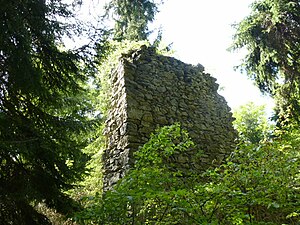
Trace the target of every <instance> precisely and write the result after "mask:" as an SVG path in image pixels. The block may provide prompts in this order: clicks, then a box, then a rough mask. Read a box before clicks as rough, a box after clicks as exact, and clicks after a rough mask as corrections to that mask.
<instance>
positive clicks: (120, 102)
mask: <svg viewBox="0 0 300 225" xmlns="http://www.w3.org/2000/svg"><path fill="white" fill-rule="evenodd" d="M203 70H204V69H203V67H202V66H201V65H198V66H192V65H189V64H185V63H183V62H181V61H179V60H177V59H174V58H172V57H166V56H162V55H158V54H157V53H156V52H155V50H154V49H153V48H146V47H143V48H141V49H140V50H137V51H133V52H131V53H130V54H127V55H123V57H122V58H121V60H120V64H119V67H118V68H117V70H116V71H115V72H114V73H113V74H112V77H111V82H112V97H111V110H110V112H109V116H108V119H107V121H106V129H105V132H104V133H105V135H106V136H107V149H106V150H105V152H104V155H103V163H104V180H103V185H104V190H107V189H108V188H110V187H112V186H113V185H114V184H115V183H116V182H117V181H118V180H119V179H120V178H121V177H123V176H124V174H125V172H126V171H127V170H128V168H129V167H130V166H132V165H133V163H134V161H133V153H134V152H135V151H136V150H137V149H138V147H139V146H142V145H143V144H144V143H145V142H147V140H148V139H149V136H150V134H151V133H152V132H153V131H154V130H155V129H156V128H157V127H158V126H160V127H161V126H164V125H171V124H173V123H175V122H180V124H181V125H182V127H183V128H185V129H187V130H188V131H189V134H190V137H191V138H192V140H193V141H194V142H195V144H196V145H197V148H200V149H202V150H203V151H204V154H203V155H202V156H201V160H200V161H197V162H193V163H191V162H192V161H193V160H192V158H193V152H191V154H190V156H191V157H190V158H189V159H188V161H187V163H189V164H190V165H191V164H197V165H196V167H195V168H196V169H199V168H200V169H201V168H202V169H203V168H206V167H208V166H209V165H211V164H212V162H213V161H216V162H220V161H221V160H222V159H223V158H224V157H225V156H226V155H227V154H228V153H229V152H230V151H231V150H232V146H233V145H234V139H235V137H236V133H235V131H234V129H233V127H232V121H233V118H232V114H231V113H230V108H229V107H228V106H227V103H226V101H225V99H224V98H223V97H222V96H220V95H219V94H218V93H217V90H218V84H216V82H215V81H216V79H215V78H213V77H211V76H210V75H209V74H206V73H205V72H204V71H203Z"/></svg>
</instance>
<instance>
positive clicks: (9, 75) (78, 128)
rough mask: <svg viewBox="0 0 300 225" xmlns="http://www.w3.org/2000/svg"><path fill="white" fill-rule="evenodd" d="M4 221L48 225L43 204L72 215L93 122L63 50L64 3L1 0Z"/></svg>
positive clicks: (0, 189)
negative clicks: (37, 207) (72, 195)
mask: <svg viewBox="0 0 300 225" xmlns="http://www.w3.org/2000/svg"><path fill="white" fill-rule="evenodd" d="M0 5H1V7H0V21H1V22H0V221H1V224H18V225H20V224H21V225H22V224H30V225H32V224H46V223H47V220H46V219H45V218H43V217H42V216H40V215H39V214H38V213H36V212H35V211H34V209H33V207H32V206H33V205H34V203H35V202H41V201H43V202H45V203H46V204H47V205H48V206H50V207H54V208H56V209H58V210H60V211H61V212H64V213H66V212H68V210H69V209H70V207H71V205H72V204H71V200H70V199H69V198H68V197H67V195H65V194H64V192H63V191H64V190H66V189H68V188H70V187H71V184H72V183H73V182H74V181H76V180H78V179H79V178H80V177H81V176H82V172H83V169H84V164H85V160H86V159H85V158H86V157H85V155H84V154H83V153H82V152H81V149H82V148H83V147H84V146H85V145H86V143H87V141H88V135H87V132H88V130H89V128H91V127H92V124H93V122H92V121H90V120H89V119H88V118H87V116H86V115H87V113H86V112H87V111H88V110H90V107H89V101H88V100H87V99H86V98H85V93H86V90H85V88H84V83H85V82H86V80H87V77H86V76H84V75H83V73H82V71H81V68H80V66H79V65H82V64H80V63H79V62H80V58H81V57H80V56H79V55H78V54H77V53H75V52H72V51H65V50H62V49H61V46H62V45H61V42H60V41H61V38H62V37H63V35H65V34H68V32H70V29H71V28H73V27H72V26H71V25H72V24H67V23H66V22H62V21H68V19H70V18H71V17H72V13H71V11H70V9H69V8H68V5H66V4H63V3H62V2H61V1H60V0H49V1H45V0H25V1H24V0H13V1H7V0H0Z"/></svg>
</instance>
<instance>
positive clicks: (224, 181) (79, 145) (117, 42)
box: [0, 0, 300, 225]
mask: <svg viewBox="0 0 300 225" xmlns="http://www.w3.org/2000/svg"><path fill="white" fill-rule="evenodd" d="M160 4H163V2H160V1H153V0H127V1H126V0H111V1H109V2H108V3H107V5H106V7H105V15H99V23H98V24H99V26H91V25H90V24H86V23H83V22H82V21H79V20H78V19H77V18H76V15H75V14H74V12H75V11H76V10H75V8H78V7H80V5H81V1H73V2H72V3H70V4H69V3H66V2H63V1H60V0H13V1H6V0H0V6H1V7H0V223H1V224H18V225H22V224H24V225H25V224H26V225H27V224H28V225H29V224H30V225H34V224H299V222H300V202H299V197H300V196H299V195H300V193H299V191H300V190H299V184H300V183H299V179H300V174H299V166H300V161H299V160H300V155H299V147H300V130H299V120H300V97H299V96H300V95H299V94H300V93H299V91H300V89H299V87H300V86H299V82H300V58H299V56H300V50H299V49H300V2H299V0H260V1H255V2H254V3H253V4H252V5H251V8H252V12H251V13H250V15H248V16H247V15H245V16H246V17H245V19H243V20H242V21H241V22H240V23H238V24H236V34H235V36H234V38H233V44H232V47H231V50H232V51H234V50H239V49H242V48H245V49H246V50H247V55H246V57H245V58H244V61H243V63H242V65H240V68H241V69H243V70H244V71H246V73H247V74H248V76H249V77H250V79H252V80H253V81H254V82H255V83H256V85H257V86H258V88H259V89H260V90H261V91H262V92H263V93H266V94H269V95H271V96H272V97H273V98H274V99H275V101H276V108H275V110H274V116H273V118H272V121H270V120H268V119H267V118H266V116H265V114H264V110H263V107H261V106H256V105H255V104H254V103H249V104H247V105H245V106H243V107H241V108H240V109H239V110H236V111H235V112H234V116H235V118H236V120H235V122H234V126H235V128H236V130H237V131H238V132H239V138H238V140H237V147H236V148H235V149H232V154H231V155H230V156H229V157H228V158H227V159H226V160H225V161H224V162H223V164H222V165H220V166H218V167H217V168H210V169H208V170H206V171H191V173H190V174H189V175H188V176H187V175H186V174H185V175H184V176H183V175H182V171H180V170H175V171H174V169H170V168H169V167H168V166H167V164H166V163H165V162H166V160H167V158H168V157H170V156H171V155H172V154H175V153H178V152H184V151H187V150H188V148H189V147H190V146H193V145H194V144H193V143H192V141H191V140H190V138H189V136H188V133H187V132H186V131H185V130H183V129H182V128H181V127H180V124H174V125H171V126H168V127H163V128H161V129H159V130H157V132H156V133H154V134H153V135H152V137H151V138H150V140H149V141H148V142H147V143H146V144H145V145H144V146H143V147H142V148H141V149H140V150H138V151H137V153H136V155H135V157H136V165H135V167H134V168H132V169H131V170H130V171H129V172H128V174H127V176H125V177H124V178H123V179H122V180H121V181H120V182H119V183H118V185H116V187H115V188H114V190H112V191H108V192H106V193H105V194H103V193H102V186H101V185H102V183H101V181H102V174H101V153H102V150H103V148H104V137H103V136H102V129H103V126H104V121H105V117H106V115H107V110H108V102H109V89H110V87H109V83H108V79H109V77H108V74H109V72H110V71H111V69H112V68H114V66H115V65H116V63H117V59H118V57H119V56H120V55H121V53H122V52H126V51H128V50H130V49H134V48H138V47H139V46H141V45H148V46H153V47H155V48H156V49H157V51H158V52H160V53H162V54H171V53H172V50H171V49H170V46H168V45H164V44H163V43H162V42H161V37H162V35H163V34H162V33H161V32H158V34H157V37H156V39H155V40H154V41H152V42H150V41H149V40H148V39H149V35H150V34H151V30H149V28H148V25H149V24H150V23H151V22H153V21H154V19H155V15H156V13H157V12H158V10H159V6H160ZM99 11H101V10H99ZM112 21H113V22H114V28H112V29H108V28H107V26H106V23H111V22H112ZM79 36H80V37H83V36H84V37H85V38H86V39H87V40H89V44H87V45H83V46H80V47H77V48H76V49H68V48H66V46H65V43H64V40H65V39H66V37H69V38H76V37H79Z"/></svg>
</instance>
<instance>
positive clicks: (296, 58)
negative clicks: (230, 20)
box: [233, 0, 300, 119]
mask: <svg viewBox="0 0 300 225" xmlns="http://www.w3.org/2000/svg"><path fill="white" fill-rule="evenodd" d="M234 40H235V42H234V45H233V49H239V48H243V47H245V48H246V49H247V50H248V54H247V56H246V57H245V59H244V63H243V64H242V67H243V68H244V69H245V70H246V72H247V73H248V74H249V76H250V78H252V79H253V80H254V81H255V82H256V84H257V85H258V87H259V88H260V90H261V91H262V92H265V93H270V94H271V95H272V96H276V97H277V98H278V101H277V103H278V106H279V109H278V110H281V111H282V112H283V115H284V114H287V113H289V114H290V116H292V117H293V118H295V119H297V118H298V117H299V112H300V111H299V110H300V102H299V95H300V89H299V84H300V4H299V0H261V1H255V2H254V3H253V4H252V12H251V14H250V15H249V16H248V17H246V18H245V19H244V20H242V21H241V22H240V23H239V24H238V25H237V31H236V34H235V36H234ZM283 119H284V118H283ZM298 119H299V118H298Z"/></svg>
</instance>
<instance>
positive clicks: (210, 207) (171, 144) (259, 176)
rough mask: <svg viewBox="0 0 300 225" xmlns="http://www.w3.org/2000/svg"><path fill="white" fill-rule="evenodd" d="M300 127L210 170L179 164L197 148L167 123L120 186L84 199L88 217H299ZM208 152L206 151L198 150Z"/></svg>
mask: <svg viewBox="0 0 300 225" xmlns="http://www.w3.org/2000/svg"><path fill="white" fill-rule="evenodd" d="M299 146H300V133H299V131H298V130H292V131H290V132H287V133H286V134H284V135H281V137H280V138H278V139H276V140H273V141H270V142H265V143H260V144H259V145H257V144H256V145H254V144H249V143H247V144H246V145H244V144H241V145H240V146H239V148H238V149H237V150H235V151H233V153H232V154H231V156H230V157H229V158H228V159H227V161H226V162H224V164H223V165H221V166H219V167H217V168H214V169H210V170H206V171H202V172H201V171H193V170H191V171H190V172H187V171H186V168H184V169H182V168H181V167H180V166H176V155H177V154H184V153H186V152H187V151H190V150H191V149H192V148H195V146H194V144H193V142H192V141H191V140H190V138H189V137H188V133H187V132H186V131H184V130H182V129H181V128H180V126H179V125H178V124H175V125H172V126H167V127H163V128H161V129H159V130H157V132H156V133H155V134H154V135H152V137H151V139H150V140H149V141H148V142H147V143H146V144H145V145H144V146H143V147H142V148H141V149H139V150H138V151H137V152H136V164H135V167H134V168H132V169H131V170H130V171H129V172H128V174H127V175H126V176H125V177H124V178H123V179H121V180H120V182H119V183H118V184H117V185H116V186H115V187H114V189H113V190H111V191H107V192H106V193H104V194H103V195H96V196H93V197H86V198H84V199H83V202H84V204H85V205H86V208H85V210H84V211H82V212H80V213H78V214H77V216H76V221H77V222H79V223H81V224H299V222H300V221H299V213H300V211H299V209H300V204H299V201H298V199H299V197H300V196H299V165H300V163H299V159H300V157H299ZM199 152H201V151H199Z"/></svg>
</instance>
